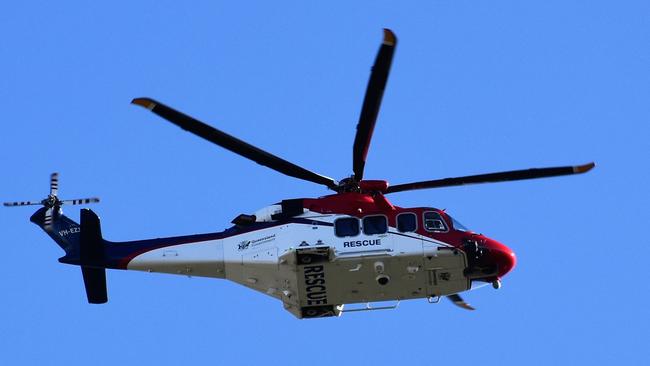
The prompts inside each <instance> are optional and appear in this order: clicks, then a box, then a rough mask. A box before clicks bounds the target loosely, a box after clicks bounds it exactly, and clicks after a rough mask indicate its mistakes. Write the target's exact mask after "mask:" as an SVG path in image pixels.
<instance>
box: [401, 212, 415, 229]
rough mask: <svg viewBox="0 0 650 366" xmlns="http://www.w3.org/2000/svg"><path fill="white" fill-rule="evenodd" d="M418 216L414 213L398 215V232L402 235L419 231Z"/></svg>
mask: <svg viewBox="0 0 650 366" xmlns="http://www.w3.org/2000/svg"><path fill="white" fill-rule="evenodd" d="M417 222H418V220H417V216H415V214H414V213H411V212H409V213H403V214H399V215H397V230H399V231H400V232H402V233H411V232H414V231H415V230H417V228H418V224H417Z"/></svg>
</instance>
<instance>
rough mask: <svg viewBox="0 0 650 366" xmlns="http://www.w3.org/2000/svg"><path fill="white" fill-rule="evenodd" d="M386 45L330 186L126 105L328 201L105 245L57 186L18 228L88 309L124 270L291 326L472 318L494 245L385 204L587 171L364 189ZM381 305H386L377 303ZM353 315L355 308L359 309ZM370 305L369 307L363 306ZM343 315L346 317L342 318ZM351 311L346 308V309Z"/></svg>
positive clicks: (498, 257)
mask: <svg viewBox="0 0 650 366" xmlns="http://www.w3.org/2000/svg"><path fill="white" fill-rule="evenodd" d="M396 46H397V37H396V36H395V34H394V33H393V32H392V31H391V30H389V29H384V34H383V41H382V43H381V45H380V48H379V51H378V53H377V56H376V59H375V62H374V65H373V67H372V70H371V74H370V79H369V81H368V85H367V88H366V94H365V97H364V100H363V105H362V109H361V114H360V117H359V121H358V124H357V128H356V135H355V139H354V145H353V148H352V155H353V156H352V172H353V173H352V175H350V176H348V177H346V178H344V179H341V180H340V181H336V180H335V179H333V178H330V177H328V176H325V175H321V174H318V173H315V172H313V171H311V170H308V169H305V168H303V167H301V166H298V165H296V164H294V163H292V162H290V161H287V160H284V159H282V158H280V157H278V156H275V155H273V154H271V153H269V152H267V151H264V150H262V149H260V148H258V147H256V146H253V145H251V144H249V143H247V142H244V141H242V140H240V139H238V138H236V137H234V136H231V135H228V134H226V133H225V132H222V131H220V130H218V129H216V128H214V127H212V126H210V125H208V124H206V123H203V122H201V121H199V120H197V119H195V118H193V117H190V116H188V115H186V114H184V113H182V112H179V111H177V110H175V109H173V108H171V107H169V106H167V105H165V104H163V103H161V102H158V101H156V100H154V99H151V98H135V99H133V100H132V103H133V104H135V105H138V106H141V107H144V108H146V109H148V110H149V111H151V112H153V113H154V114H156V115H158V116H160V117H162V118H163V119H165V120H167V121H169V122H171V123H173V124H175V125H177V126H179V127H181V128H182V129H184V130H187V131H188V132H190V133H192V134H195V135H197V136H199V137H201V138H203V139H205V140H207V141H210V142H212V143H214V144H216V145H218V146H221V147H222V148H225V149H227V150H230V151H232V152H234V153H235V154H238V155H241V156H243V157H245V158H248V159H250V160H252V161H254V162H256V163H258V164H261V165H264V166H266V167H268V168H270V169H273V170H275V171H277V172H279V173H282V174H285V175H287V176H290V177H293V178H297V179H301V180H304V181H308V182H312V183H316V184H319V185H322V186H325V187H327V188H328V189H329V190H331V191H333V193H332V194H329V195H326V196H322V197H318V198H292V199H285V200H282V201H280V202H278V203H276V204H273V205H270V206H267V207H264V208H261V209H259V210H258V211H256V212H254V213H248V214H245V213H242V214H239V215H238V216H236V217H235V218H234V219H233V220H232V224H233V225H232V226H231V227H230V228H228V229H226V230H224V231H221V232H213V233H205V234H194V235H186V236H176V237H167V238H156V239H147V240H135V241H127V242H112V241H108V240H106V239H104V238H103V236H102V232H101V225H100V219H99V217H98V216H97V214H96V213H95V212H93V211H92V210H90V209H85V208H84V209H81V210H80V219H79V223H77V222H75V221H74V220H72V219H71V218H69V217H67V216H65V215H64V214H63V211H62V206H64V205H78V204H87V203H95V202H99V199H98V198H84V199H75V200H61V199H59V198H58V188H59V177H58V174H57V173H53V174H52V175H51V177H50V193H49V195H48V196H47V198H45V199H43V200H41V201H23V202H7V203H5V204H4V205H5V206H26V205H41V206H43V207H41V208H40V209H38V210H37V211H36V212H35V213H34V214H33V215H32V216H31V218H30V221H31V222H33V223H34V224H36V225H38V226H39V227H40V228H41V229H42V230H44V231H45V233H46V234H47V235H49V236H50V237H51V238H52V239H53V240H54V241H55V242H56V243H57V244H58V245H59V246H60V247H61V249H63V251H64V252H65V255H64V256H63V257H61V258H59V262H61V263H65V264H71V265H77V266H80V267H81V272H82V277H83V281H84V286H85V290H86V297H87V300H88V302H89V303H91V304H102V303H106V302H107V301H108V292H107V285H106V269H119V270H135V271H144V272H157V273H169V274H177V275H184V276H200V277H210V278H219V279H227V280H230V281H233V282H235V283H237V284H241V285H243V286H246V287H248V288H250V289H253V290H256V291H258V292H260V293H263V294H266V295H269V296H272V297H274V298H276V299H277V300H280V302H281V303H282V305H283V307H284V309H286V310H287V311H289V312H290V313H291V314H293V315H294V316H295V317H297V318H299V319H303V318H320V317H331V316H340V315H341V314H343V313H345V312H353V311H369V310H385V309H394V308H396V307H397V306H398V305H399V302H400V301H402V300H409V299H427V301H429V302H431V303H437V302H439V301H440V299H441V298H447V299H449V300H451V302H452V303H453V304H455V305H457V306H459V307H461V308H464V309H467V310H474V308H473V307H472V306H471V305H470V304H469V303H467V302H466V301H465V300H464V299H463V298H462V297H461V295H460V293H462V292H464V291H468V290H471V289H473V288H476V287H479V286H483V285H489V284H491V285H492V286H493V287H494V288H495V289H498V288H499V287H501V281H502V279H503V278H504V276H506V275H507V274H508V273H509V272H511V271H512V269H513V268H514V267H515V265H516V256H515V253H514V252H513V251H512V250H511V249H510V248H508V247H507V246H506V245H504V244H502V243H500V242H498V241H496V240H494V239H491V238H489V237H487V236H485V235H482V234H479V233H476V232H473V231H472V230H469V229H467V228H466V227H464V226H463V225H462V224H461V223H460V222H459V221H458V220H456V219H455V218H454V217H452V216H451V215H450V214H449V213H447V212H446V211H445V210H441V209H437V208H433V207H400V206H397V205H394V204H393V203H391V202H390V201H389V200H388V198H387V197H386V196H387V195H389V194H392V193H398V192H404V191H411V190H419V189H430V188H441V187H450V186H460V185H468V184H479V183H495V182H504V181H515V180H524V179H536V178H544V177H554V176H562V175H573V174H582V173H585V172H587V171H589V170H591V169H592V168H593V167H594V166H595V164H594V163H588V164H584V165H576V166H561V167H549V168H534V169H524V170H514V171H505V172H497V173H488V174H480V175H470V176H463V177H453V178H444V179H434V180H428V181H420V182H411V183H404V184H397V185H390V184H389V183H388V182H387V181H385V180H368V179H364V167H365V164H366V158H367V155H368V150H369V147H370V142H371V139H372V135H373V131H374V128H375V124H376V121H377V117H378V114H379V109H380V105H381V101H382V97H383V93H384V89H385V86H386V84H387V81H388V76H389V72H390V68H391V63H392V59H393V54H394V52H395V48H396ZM386 302H390V303H391V304H390V305H384V303H386ZM362 304H365V306H363V305H362ZM374 304H379V305H374ZM346 306H347V307H346ZM355 306H356V307H355Z"/></svg>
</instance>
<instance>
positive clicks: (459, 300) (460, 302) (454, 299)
mask: <svg viewBox="0 0 650 366" xmlns="http://www.w3.org/2000/svg"><path fill="white" fill-rule="evenodd" d="M447 298H448V299H449V300H451V302H453V303H454V305H456V306H458V307H461V308H463V309H465V310H476V309H474V307H473V306H472V305H470V304H468V303H466V302H465V300H463V298H462V297H460V295H458V294H453V295H447Z"/></svg>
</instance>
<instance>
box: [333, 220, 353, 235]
mask: <svg viewBox="0 0 650 366" xmlns="http://www.w3.org/2000/svg"><path fill="white" fill-rule="evenodd" d="M334 233H335V234H336V236H338V237H341V238H342V237H346V236H357V235H359V219H357V218H356V217H345V218H342V219H338V220H336V221H334Z"/></svg>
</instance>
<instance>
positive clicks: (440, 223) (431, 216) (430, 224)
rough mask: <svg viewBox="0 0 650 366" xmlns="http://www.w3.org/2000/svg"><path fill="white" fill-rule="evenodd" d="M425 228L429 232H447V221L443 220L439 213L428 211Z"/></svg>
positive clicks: (425, 214)
mask: <svg viewBox="0 0 650 366" xmlns="http://www.w3.org/2000/svg"><path fill="white" fill-rule="evenodd" d="M424 228H425V229H426V230H427V231H433V232H438V233H439V232H444V231H447V225H445V220H443V219H442V216H440V214H439V213H437V212H435V211H427V212H425V213H424Z"/></svg>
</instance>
